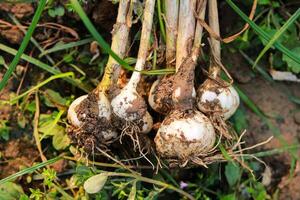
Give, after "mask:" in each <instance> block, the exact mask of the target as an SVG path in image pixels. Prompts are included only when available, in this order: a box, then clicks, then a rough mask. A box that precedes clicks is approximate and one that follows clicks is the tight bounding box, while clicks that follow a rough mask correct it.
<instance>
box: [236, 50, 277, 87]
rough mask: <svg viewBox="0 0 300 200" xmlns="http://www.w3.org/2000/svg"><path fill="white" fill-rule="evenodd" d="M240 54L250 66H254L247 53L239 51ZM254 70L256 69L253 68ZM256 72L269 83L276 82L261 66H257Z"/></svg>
mask: <svg viewBox="0 0 300 200" xmlns="http://www.w3.org/2000/svg"><path fill="white" fill-rule="evenodd" d="M239 52H240V54H241V55H242V56H243V57H244V58H245V60H246V61H248V63H249V64H250V65H252V66H253V65H254V61H253V60H252V59H251V58H250V57H249V56H248V55H247V54H246V53H245V52H243V51H242V50H239ZM252 70H254V69H253V68H252ZM255 71H257V72H258V73H260V74H261V75H262V76H263V77H264V78H265V79H266V80H267V81H269V82H274V80H273V78H272V77H271V76H270V75H269V74H268V73H267V72H266V71H265V70H264V69H263V68H262V67H260V66H259V65H256V67H255Z"/></svg>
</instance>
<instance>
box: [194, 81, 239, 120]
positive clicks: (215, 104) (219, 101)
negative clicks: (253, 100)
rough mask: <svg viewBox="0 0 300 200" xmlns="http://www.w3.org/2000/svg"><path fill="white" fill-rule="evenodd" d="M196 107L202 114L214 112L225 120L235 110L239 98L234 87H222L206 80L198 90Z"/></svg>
mask: <svg viewBox="0 0 300 200" xmlns="http://www.w3.org/2000/svg"><path fill="white" fill-rule="evenodd" d="M197 92H198V97H197V106H198V108H199V110H201V111H202V112H203V113H210V112H216V113H219V114H220V115H221V116H222V117H223V118H224V119H225V120H227V119H229V118H230V117H231V116H232V115H233V114H234V113H235V111H236V110H237V108H238V107H239V104H240V98H239V95H238V93H237V92H236V90H235V89H234V87H232V86H228V87H222V86H220V85H218V84H217V83H215V82H214V81H212V80H210V79H208V80H206V81H205V82H204V83H203V84H202V86H200V87H199V89H198V91H197Z"/></svg>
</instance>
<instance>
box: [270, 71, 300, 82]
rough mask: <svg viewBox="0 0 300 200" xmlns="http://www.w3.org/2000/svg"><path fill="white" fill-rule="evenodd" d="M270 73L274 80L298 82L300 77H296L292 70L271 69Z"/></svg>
mask: <svg viewBox="0 0 300 200" xmlns="http://www.w3.org/2000/svg"><path fill="white" fill-rule="evenodd" d="M270 74H271V76H272V78H273V79H274V80H276V81H293V82H300V79H298V78H297V76H296V75H295V74H293V73H292V72H282V71H276V70H273V69H271V70H270Z"/></svg>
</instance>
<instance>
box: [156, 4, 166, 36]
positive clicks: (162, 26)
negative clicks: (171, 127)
mask: <svg viewBox="0 0 300 200" xmlns="http://www.w3.org/2000/svg"><path fill="white" fill-rule="evenodd" d="M161 7H162V6H161V0H157V15H158V21H159V28H160V33H161V36H162V39H163V41H164V42H166V29H165V26H164V21H163V18H162V14H163V13H162V12H161Z"/></svg>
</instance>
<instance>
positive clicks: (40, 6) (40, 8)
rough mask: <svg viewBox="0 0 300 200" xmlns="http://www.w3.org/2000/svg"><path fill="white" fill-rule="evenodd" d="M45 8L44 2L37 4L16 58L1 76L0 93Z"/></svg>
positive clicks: (42, 0)
mask: <svg viewBox="0 0 300 200" xmlns="http://www.w3.org/2000/svg"><path fill="white" fill-rule="evenodd" d="M45 6H46V0H40V1H39V4H38V7H37V9H36V11H35V14H34V16H33V19H32V21H31V24H30V26H29V28H28V31H27V34H26V35H25V37H24V39H23V41H22V43H21V46H20V48H19V50H18V52H17V54H16V56H15V57H14V59H13V61H12V62H11V63H10V65H9V68H8V70H7V71H6V73H5V74H4V76H3V79H2V81H1V82H0V91H1V90H2V89H3V88H4V86H5V85H6V83H7V81H8V79H9V78H10V77H11V75H12V73H13V71H15V69H16V67H17V64H18V63H19V60H20V58H21V56H22V54H23V52H24V51H25V49H26V47H27V45H28V43H29V41H30V38H31V36H32V33H33V31H34V29H35V28H36V25H37V23H38V21H39V19H40V17H41V15H42V12H43V10H44V8H45Z"/></svg>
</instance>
